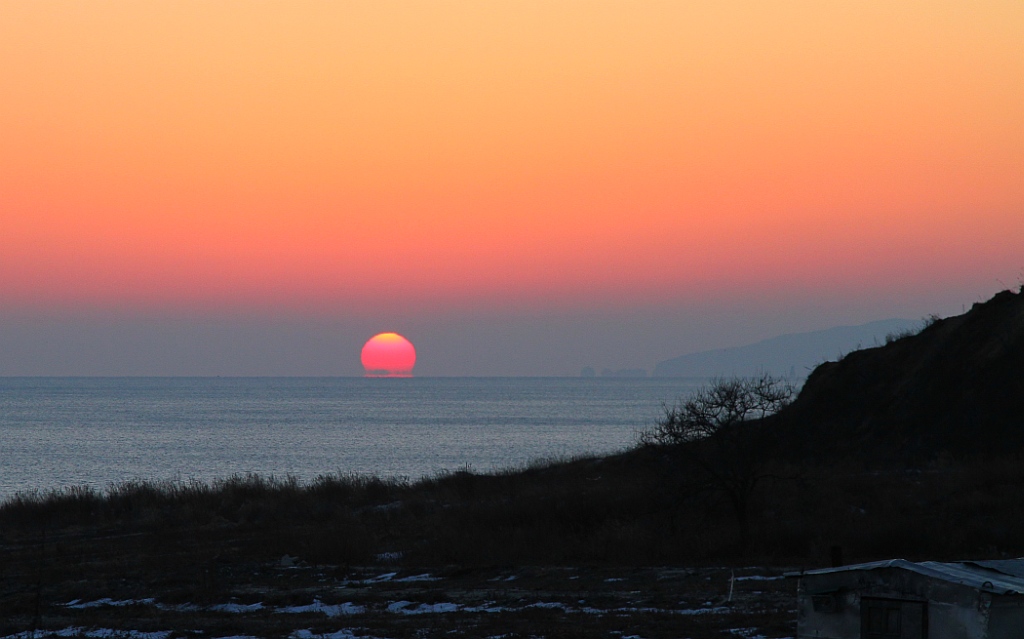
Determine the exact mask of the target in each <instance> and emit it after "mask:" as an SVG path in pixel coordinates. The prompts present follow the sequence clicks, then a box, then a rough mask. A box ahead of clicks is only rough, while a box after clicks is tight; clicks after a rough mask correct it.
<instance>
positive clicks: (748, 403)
mask: <svg viewBox="0 0 1024 639" xmlns="http://www.w3.org/2000/svg"><path fill="white" fill-rule="evenodd" d="M795 394H796V392H795V389H794V388H793V386H792V385H791V384H789V383H788V382H787V381H785V380H783V379H780V378H777V377H773V376H771V375H762V376H760V377H756V378H731V379H723V378H716V379H714V380H712V382H711V384H710V385H709V386H706V387H704V388H702V389H701V390H699V391H698V392H697V393H695V394H694V395H693V396H691V397H690V398H688V399H686V400H685V401H683V402H682V403H679V404H676V405H673V406H666V407H665V416H664V418H663V419H662V420H661V421H660V422H659V423H658V425H657V426H656V427H655V428H654V429H653V430H650V431H647V432H645V433H643V434H642V435H641V437H640V442H641V443H642V444H647V445H655V446H670V447H672V448H673V449H674V450H677V451H679V452H680V453H681V455H682V456H683V458H684V459H686V460H687V461H688V462H690V463H691V464H693V465H694V466H696V467H698V468H699V469H700V470H701V471H703V472H702V473H701V475H702V476H703V477H704V478H705V481H706V483H707V484H708V486H709V487H710V488H714V489H716V490H719V491H721V492H722V493H723V494H725V495H726V497H727V498H728V500H729V502H730V503H731V504H732V507H733V512H734V514H735V515H736V523H737V525H738V527H739V542H740V549H741V551H745V550H746V548H747V545H748V542H749V539H750V502H751V498H752V497H753V495H754V490H755V489H756V488H757V486H758V484H759V483H760V482H761V481H763V480H764V479H767V478H769V477H771V476H772V474H771V473H770V471H769V469H770V462H771V460H772V450H773V449H774V448H775V446H776V445H777V444H778V435H779V428H778V425H777V424H768V423H766V421H765V420H766V418H768V417H770V416H772V415H775V414H776V413H778V412H779V411H780V410H782V409H783V408H785V407H786V406H787V405H789V403H790V402H792V401H793V398H794V396H795Z"/></svg>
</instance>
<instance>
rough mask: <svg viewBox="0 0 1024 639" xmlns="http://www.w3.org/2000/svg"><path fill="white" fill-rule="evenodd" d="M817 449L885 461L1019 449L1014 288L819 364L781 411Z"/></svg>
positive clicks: (1022, 301) (1022, 393)
mask: <svg viewBox="0 0 1024 639" xmlns="http://www.w3.org/2000/svg"><path fill="white" fill-rule="evenodd" d="M783 417H784V418H785V422H786V423H788V424H790V425H791V426H792V427H794V428H796V429H797V432H798V436H799V437H798V441H803V442H805V443H807V444H808V445H809V447H810V448H811V452H813V451H814V450H815V449H816V450H817V451H820V452H822V453H826V454H827V453H829V452H832V453H840V454H849V455H853V456H856V457H861V458H873V459H877V460H880V461H881V460H889V461H897V460H899V461H902V460H906V461H921V460H925V459H931V458H934V457H936V456H938V455H954V456H962V455H971V454H999V453H1003V452H1009V451H1020V450H1022V449H1024V294H1022V293H1020V292H1018V293H1014V292H1012V291H1004V292H1002V293H999V294H998V295H996V296H995V297H993V298H992V299H991V300H989V301H987V302H984V303H978V304H975V305H974V306H973V307H972V308H971V310H970V311H968V312H967V313H965V314H963V315H959V316H955V317H950V318H947V319H937V320H935V321H934V322H932V323H931V324H930V325H928V326H927V327H926V328H924V329H923V330H921V332H920V333H918V334H914V335H908V336H906V337H903V338H901V339H898V340H895V341H893V342H892V343H889V344H887V345H885V346H881V347H877V348H868V349H865V350H860V351H855V352H853V353H850V354H849V355H847V356H846V357H844V358H843V359H841V360H840V361H838V362H827V363H825V364H822V365H821V366H819V367H818V368H816V369H815V370H814V371H813V372H812V373H811V375H810V376H809V377H808V378H807V381H806V383H805V384H804V387H803V389H802V391H801V392H800V395H799V397H798V398H797V400H796V401H795V402H794V403H793V405H792V406H790V407H789V408H788V409H787V410H786V411H785V412H784V415H783Z"/></svg>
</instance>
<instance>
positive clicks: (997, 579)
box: [786, 558, 1024, 595]
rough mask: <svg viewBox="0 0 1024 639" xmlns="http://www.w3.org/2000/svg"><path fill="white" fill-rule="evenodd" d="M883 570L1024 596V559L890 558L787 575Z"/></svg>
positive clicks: (986, 590) (997, 592) (798, 575)
mask: <svg viewBox="0 0 1024 639" xmlns="http://www.w3.org/2000/svg"><path fill="white" fill-rule="evenodd" d="M880 568H896V569H900V570H909V571H911V572H915V573H917V574H919V575H924V576H926V577H931V578H933V579H940V580H942V581H948V582H950V583H956V584H962V585H964V586H968V587H971V588H976V589H978V590H982V591H984V592H991V593H995V594H999V595H1019V594H1024V558H1021V559H1003V560H997V561H956V562H939V561H922V562H919V563H915V562H913V561H907V560H906V559H890V560H888V561H873V562H871V563H866V564H854V565H851V566H840V567H838V568H819V569H817V570H807V571H804V572H802V573H800V572H791V573H787V574H786V576H787V577H800V576H802V575H826V574H830V573H839V572H850V571H861V570H878V569H880Z"/></svg>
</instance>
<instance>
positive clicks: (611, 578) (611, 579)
mask: <svg viewBox="0 0 1024 639" xmlns="http://www.w3.org/2000/svg"><path fill="white" fill-rule="evenodd" d="M616 581H626V580H625V579H623V578H622V577H609V578H607V579H605V580H604V582H605V583H606V584H612V583H615V582H616Z"/></svg>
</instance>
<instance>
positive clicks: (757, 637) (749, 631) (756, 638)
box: [728, 628, 768, 639]
mask: <svg viewBox="0 0 1024 639" xmlns="http://www.w3.org/2000/svg"><path fill="white" fill-rule="evenodd" d="M757 630H758V629H757V628H732V629H730V630H729V631H728V632H730V633H732V634H734V635H738V636H740V637H744V638H745V639H768V636H767V635H762V634H760V633H758V632H757Z"/></svg>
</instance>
